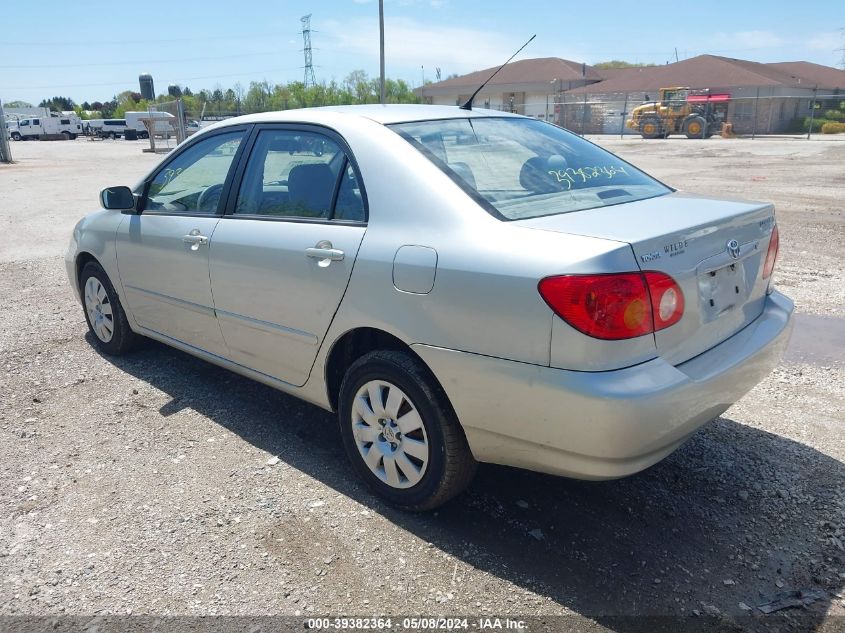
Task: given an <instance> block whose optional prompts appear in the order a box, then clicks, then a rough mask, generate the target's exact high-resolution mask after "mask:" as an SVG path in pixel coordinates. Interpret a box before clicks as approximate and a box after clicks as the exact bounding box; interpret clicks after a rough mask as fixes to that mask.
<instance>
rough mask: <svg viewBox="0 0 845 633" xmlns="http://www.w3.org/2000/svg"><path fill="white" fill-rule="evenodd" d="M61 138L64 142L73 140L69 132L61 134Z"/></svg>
mask: <svg viewBox="0 0 845 633" xmlns="http://www.w3.org/2000/svg"><path fill="white" fill-rule="evenodd" d="M62 138H63V139H64V140H66V141H69V140H70V139H72V138H73V136H71V133H70V132H62Z"/></svg>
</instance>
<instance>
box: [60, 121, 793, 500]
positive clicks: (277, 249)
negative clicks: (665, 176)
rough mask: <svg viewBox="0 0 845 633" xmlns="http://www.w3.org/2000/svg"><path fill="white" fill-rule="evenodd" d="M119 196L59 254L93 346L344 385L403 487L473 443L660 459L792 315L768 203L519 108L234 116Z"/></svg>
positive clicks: (708, 413)
mask: <svg viewBox="0 0 845 633" xmlns="http://www.w3.org/2000/svg"><path fill="white" fill-rule="evenodd" d="M101 204H102V206H103V207H104V210H101V211H99V212H96V213H92V214H90V215H88V216H87V217H85V218H84V219H83V220H81V221H80V222H79V224H78V225H77V226H76V228H75V229H74V231H73V238H72V241H71V244H70V248H69V250H68V253H67V258H66V260H67V262H66V263H67V271H68V275H69V277H70V281H71V284H72V285H73V287H74V289H75V290H76V292H77V294H78V296H79V297H80V300H81V303H82V306H83V309H84V313H85V318H86V320H87V322H88V326H89V327H90V330H91V332H92V335H93V336H92V340H93V341H94V343H95V344H96V345H97V347H98V348H99V349H101V350H102V351H103V352H105V353H107V354H123V353H126V352H128V351H129V350H130V349H131V348H132V347H133V346H134V344H135V343H136V342H137V341H138V340H139V339H141V338H143V337H148V338H151V339H156V340H158V341H162V342H164V343H166V344H168V345H172V346H173V347H175V348H178V349H180V350H183V351H185V352H188V353H190V354H193V355H196V356H198V357H200V358H203V359H205V360H207V361H209V362H212V363H216V364H218V365H220V366H222V367H225V368H227V369H230V370H232V371H234V372H237V373H239V374H243V375H245V376H248V377H250V378H253V379H255V380H259V381H261V382H263V383H266V384H268V385H271V386H273V387H275V388H277V389H280V390H282V391H285V392H287V393H290V394H292V395H295V396H297V397H299V398H302V399H304V400H307V401H309V402H312V403H314V404H316V405H318V406H320V407H323V408H325V409H328V410H332V411H337V412H338V418H339V426H340V433H341V435H342V438H343V443H344V445H345V448H346V451H347V453H348V456H349V459H350V461H351V464H352V467H353V468H354V470H355V471H356V472H357V473H358V474H359V475H360V476H361V477H362V478H363V479H364V480H365V481H366V482H367V483H368V484H369V485H370V486H371V487H372V488H373V489H374V490H375V491H376V492H377V493H379V494H380V495H382V496H383V497H384V498H386V499H387V500H388V501H390V502H392V503H394V504H396V505H399V506H402V507H405V508H411V509H418V510H420V509H429V508H433V507H436V506H438V505H440V504H442V503H443V502H445V501H447V500H448V499H450V498H451V497H453V496H455V495H456V494H458V493H459V492H460V491H461V490H463V489H464V488H465V487H466V486H467V485H468V484H469V482H470V480H471V478H472V475H473V473H474V472H475V468H476V464H477V463H478V462H492V463H498V464H508V465H511V466H518V467H522V468H527V469H531V470H536V471H542V472H546V473H552V474H556V475H563V476H568V477H576V478H583V479H610V478H616V477H622V476H625V475H629V474H632V473H635V472H638V471H640V470H643V469H644V468H647V467H649V466H651V465H652V464H654V463H656V462H658V461H659V460H661V459H662V458H663V457H665V456H666V455H668V454H670V453H671V452H672V451H674V450H675V449H676V448H678V447H679V446H680V445H681V444H682V443H683V442H684V441H685V440H686V439H687V438H689V437H690V435H691V434H692V433H694V432H695V431H696V429H698V428H699V427H700V426H701V425H703V424H705V423H706V422H707V421H709V420H711V419H713V418H715V417H716V416H718V415H720V414H721V413H722V412H723V411H725V410H726V409H727V408H728V407H729V406H730V405H731V404H732V403H734V402H736V400H737V399H739V398H740V397H741V396H742V395H743V394H745V393H746V392H747V391H748V390H749V389H751V388H752V387H753V386H754V385H755V384H757V383H758V382H759V381H760V380H762V379H763V378H764V377H765V376H766V375H767V374H768V372H769V371H770V370H771V369H772V368H773V367H774V365H776V364H777V362H778V361H779V359H780V356H781V354H782V352H783V348H784V346H785V344H786V341H787V338H788V336H789V332H790V324H791V315H792V310H793V306H792V303H791V301H790V300H789V299H788V298H786V297H785V296H783V295H782V294H780V293H779V292H777V291H776V290H774V289H773V287H772V271H773V269H774V266H775V260H776V257H777V252H778V228H777V224H776V221H775V214H774V209H773V207H772V205H771V204H767V203H757V202H744V201H739V200H718V199H710V198H703V197H700V196H695V195H689V194H685V193H680V192H678V191H675V190H674V189H672V188H671V187H669V186H668V185H665V184H663V183H661V182H659V181H657V180H655V179H654V178H652V177H650V176H648V175H647V174H645V173H643V172H642V171H640V170H639V169H637V168H636V167H634V166H633V165H631V164H629V163H627V162H625V161H624V160H622V159H620V158H619V157H617V156H615V155H613V154H611V153H609V152H607V151H605V150H603V149H601V148H600V147H598V146H596V145H593V144H592V143H590V142H588V141H586V140H584V139H582V138H580V137H578V136H575V135H573V134H571V133H569V132H567V131H565V130H563V129H560V128H558V127H555V126H553V125H550V124H547V123H544V122H540V121H536V120H533V119H529V118H525V117H521V116H517V115H511V114H505V113H501V112H492V111H487V110H465V109H459V108H452V107H439V106H351V107H338V108H317V109H308V110H298V111H286V112H278V113H265V114H256V115H249V116H245V117H239V118H235V119H230V120H228V121H225V122H222V123H219V124H216V125H213V126H210V127H208V128H205V129H203V130H201V131H200V132H198V133H197V134H195V135H194V136H192V137H191V138H190V139H189V140H188V141H187V142H185V143H183V144H182V145H180V146H179V147H178V148H177V149H176V150H175V151H174V152H173V153H172V154H171V155H170V156H168V157H167V158H165V159H164V161H163V162H162V163H161V164H160V165H159V166H157V167H156V168H155V169H153V171H152V172H151V173H150V174H149V175H148V176H146V177H145V178H144V179H143V180H142V181H141V182H139V183H138V184H137V185H136V186H135V187H134V188H132V189H130V188H128V187H125V186H116V187H112V188H109V189H106V190H104V191H103V192H102V194H101Z"/></svg>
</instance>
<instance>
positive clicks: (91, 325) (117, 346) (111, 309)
mask: <svg viewBox="0 0 845 633" xmlns="http://www.w3.org/2000/svg"><path fill="white" fill-rule="evenodd" d="M79 288H80V294H81V295H82V311H83V312H84V313H85V322H86V323H88V329H89V330H90V331H91V336H92V337H93V339H94V344H95V345H96V346H97V349H99V350H100V351H101V352H103V353H105V354H108V355H109V356H121V355H123V354H125V353H126V352H128V351H130V350H131V349H132V348H133V347H134V346H135V343H136V342H137V340H138V338H139V337H138V335H137V334H135V333H134V332H133V331H132V329H131V328H130V327H129V321H128V320H127V319H126V312H124V310H123V306H122V305H121V304H120V298H119V297H118V296H117V293H116V292H115V290H114V286H112V284H111V280H109V276H108V275H107V274H106V271H105V270H103V267H102V266H100V264H98V263H97V262H88V263H87V264H85V266H84V267H83V268H82V272H81V273H80V274H79ZM109 328H111V332H109Z"/></svg>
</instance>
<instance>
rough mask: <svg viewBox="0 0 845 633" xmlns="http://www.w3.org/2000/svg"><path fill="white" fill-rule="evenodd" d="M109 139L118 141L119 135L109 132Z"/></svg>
mask: <svg viewBox="0 0 845 633" xmlns="http://www.w3.org/2000/svg"><path fill="white" fill-rule="evenodd" d="M109 138H110V139H111V140H114V139H116V138H117V134H115V133H114V132H109Z"/></svg>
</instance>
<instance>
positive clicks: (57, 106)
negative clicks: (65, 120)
mask: <svg viewBox="0 0 845 633" xmlns="http://www.w3.org/2000/svg"><path fill="white" fill-rule="evenodd" d="M38 107H39V108H48V109H49V110H54V111H56V112H65V111H67V112H69V111H70V110H73V109H74V107H76V104H75V103H74V102H73V99H71V98H70V97H53V98H52V99H44V100H42V101H41V103H39V104H38Z"/></svg>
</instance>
